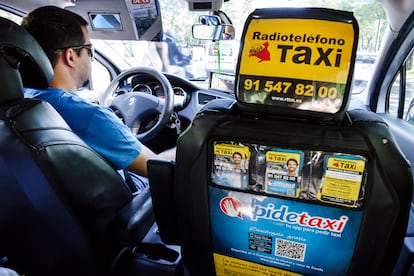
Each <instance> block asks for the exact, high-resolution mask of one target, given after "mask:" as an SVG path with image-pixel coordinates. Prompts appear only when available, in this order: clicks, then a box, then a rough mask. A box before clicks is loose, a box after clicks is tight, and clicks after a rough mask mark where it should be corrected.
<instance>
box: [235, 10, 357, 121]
mask: <svg viewBox="0 0 414 276" xmlns="http://www.w3.org/2000/svg"><path fill="white" fill-rule="evenodd" d="M358 33H359V29H358V24H357V21H356V19H355V18H354V16H353V14H352V13H350V12H345V11H338V10H332V9H324V8H270V9H257V10H255V11H253V12H252V13H251V14H250V15H249V17H248V18H247V20H246V23H245V26H244V29H243V35H242V39H241V48H240V49H241V50H240V53H239V59H238V65H237V71H236V72H237V74H236V88H235V93H236V97H237V100H238V106H239V107H240V109H241V110H243V111H246V112H250V113H256V114H266V115H277V116H283V117H290V118H300V119H311V120H316V121H323V122H327V121H334V122H338V121H341V120H342V119H343V116H344V114H345V111H346V108H347V105H348V104H349V98H350V91H351V85H352V75H353V70H354V62H355V56H356V50H357V45H358Z"/></svg>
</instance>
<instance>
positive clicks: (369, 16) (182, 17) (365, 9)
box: [160, 0, 386, 52]
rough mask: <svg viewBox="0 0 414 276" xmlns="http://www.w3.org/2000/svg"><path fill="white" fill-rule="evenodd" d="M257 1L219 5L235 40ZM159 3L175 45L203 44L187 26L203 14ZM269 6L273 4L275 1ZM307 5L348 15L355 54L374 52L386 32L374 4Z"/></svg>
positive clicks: (343, 0)
mask: <svg viewBox="0 0 414 276" xmlns="http://www.w3.org/2000/svg"><path fill="white" fill-rule="evenodd" d="M260 1H268V0H256V1H252V0H250V1H244V0H231V1H228V2H225V3H223V7H222V10H223V11H224V12H225V13H226V14H227V15H228V16H229V17H230V19H232V20H233V22H232V23H233V25H234V26H235V28H236V37H237V36H240V35H241V33H242V31H243V26H244V22H245V20H246V18H247V16H248V15H249V14H250V13H251V12H252V11H253V10H254V8H255V3H259V2H260ZM160 2H161V7H162V18H163V25H164V27H165V30H166V31H169V32H170V33H172V34H173V35H174V37H175V38H176V40H177V43H178V44H186V45H195V44H203V43H204V42H203V41H199V40H194V39H193V38H192V35H191V25H192V24H194V23H197V22H198V17H199V16H200V15H202V14H207V12H190V11H189V10H188V3H187V1H185V0H175V1H172V0H160ZM291 2H292V4H294V3H295V0H291ZM301 2H303V1H301ZM272 3H277V1H273V2H272ZM309 4H310V5H311V6H314V7H325V8H333V9H338V10H347V11H352V12H353V13H354V16H355V18H356V19H357V21H358V25H359V30H360V32H359V46H358V48H359V50H361V51H370V52H375V51H377V50H378V47H379V45H380V42H381V39H382V37H383V35H384V32H385V28H386V15H385V13H384V10H383V8H382V6H381V4H380V3H379V2H378V1H374V0H371V1H367V0H309Z"/></svg>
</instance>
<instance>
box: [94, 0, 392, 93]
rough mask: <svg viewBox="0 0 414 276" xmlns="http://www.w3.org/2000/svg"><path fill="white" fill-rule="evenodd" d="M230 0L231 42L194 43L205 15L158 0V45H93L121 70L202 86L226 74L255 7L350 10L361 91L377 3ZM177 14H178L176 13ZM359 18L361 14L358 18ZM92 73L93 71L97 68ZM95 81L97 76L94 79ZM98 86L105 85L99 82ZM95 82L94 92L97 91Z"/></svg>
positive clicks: (378, 21) (376, 25)
mask: <svg viewBox="0 0 414 276" xmlns="http://www.w3.org/2000/svg"><path fill="white" fill-rule="evenodd" d="M236 1H237V4H235V0H233V1H228V2H224V3H223V6H222V8H221V10H222V11H224V12H225V13H226V14H227V15H228V17H229V18H230V20H231V21H232V24H233V26H234V27H235V34H234V40H222V41H220V42H219V43H220V46H219V47H220V48H221V53H222V54H221V56H220V58H219V57H218V55H217V51H216V48H217V42H212V41H206V40H199V39H194V38H193V37H192V34H191V28H192V25H193V24H195V23H198V20H199V17H200V15H203V14H207V12H204V13H200V12H191V11H189V9H188V3H187V2H186V1H171V0H160V6H161V15H162V23H163V28H164V34H163V39H162V40H163V41H162V42H147V41H114V40H108V41H97V40H94V41H93V43H94V44H95V45H96V48H97V49H98V50H100V51H101V52H102V53H103V54H104V55H105V56H107V57H109V58H110V60H112V61H113V62H116V65H117V66H118V67H119V68H120V69H121V70H123V69H126V68H128V67H133V66H140V65H145V66H153V67H155V68H157V69H159V70H162V71H163V72H167V73H172V74H176V75H179V76H181V77H184V78H186V79H188V80H191V81H194V82H195V81H197V82H198V84H206V85H207V84H208V83H209V78H210V76H211V73H212V72H216V73H219V74H221V73H222V74H226V75H229V74H230V75H232V74H234V73H235V68H236V64H237V58H238V51H239V40H240V36H241V34H242V30H243V26H244V22H245V20H246V18H247V16H248V15H249V14H250V13H251V12H252V11H253V10H254V9H256V8H266V7H281V6H283V7H308V6H314V7H326V8H334V9H340V10H347V11H352V12H354V15H355V17H356V18H357V20H358V24H359V29H360V34H359V45H358V54H357V55H358V57H357V62H356V68H355V75H354V90H353V91H354V93H359V92H361V91H363V90H364V88H365V86H366V85H367V82H368V80H369V78H370V75H371V68H372V67H373V63H374V61H375V57H376V52H377V50H378V47H379V45H380V43H381V38H382V37H383V33H384V31H385V27H386V19H385V13H384V12H383V9H382V7H381V5H380V4H379V3H378V2H374V1H369V0H368V1H367V0H364V1H362V0H360V1H356V0H351V1H350V0H343V1H335V0H334V1H332V0H308V1H305V0H297V1H295V0H289V1H284V0H273V1H270V0H266V1H264V0H255V1H242V0H236ZM177 11H180V12H179V13H177ZM361 15H363V16H361ZM95 71H98V72H99V69H96V70H95ZM99 79H101V78H99ZM100 84H101V85H102V87H104V86H105V85H106V84H102V83H100ZM97 85H99V84H97V83H96V82H95V87H94V88H95V89H97V88H98V87H97Z"/></svg>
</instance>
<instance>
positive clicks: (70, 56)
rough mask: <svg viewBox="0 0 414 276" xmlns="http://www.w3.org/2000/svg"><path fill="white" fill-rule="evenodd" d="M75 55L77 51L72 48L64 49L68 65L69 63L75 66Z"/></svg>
mask: <svg viewBox="0 0 414 276" xmlns="http://www.w3.org/2000/svg"><path fill="white" fill-rule="evenodd" d="M75 55H76V53H75V51H74V50H73V49H72V48H67V49H65V50H64V51H63V53H62V56H63V58H64V61H65V63H66V65H68V66H69V67H74V66H75V58H76V57H75Z"/></svg>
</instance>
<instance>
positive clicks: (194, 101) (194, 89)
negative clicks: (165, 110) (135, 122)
mask: <svg viewBox="0 0 414 276" xmlns="http://www.w3.org/2000/svg"><path fill="white" fill-rule="evenodd" d="M164 76H165V77H166V78H167V79H168V81H169V82H170V84H171V86H172V88H173V93H174V95H173V97H174V114H173V116H174V117H175V118H177V119H178V120H179V122H180V128H181V129H180V131H178V132H179V133H180V132H182V131H184V130H185V129H186V128H187V127H188V126H189V125H190V124H191V122H192V120H193V119H194V117H195V115H196V114H197V113H198V112H199V111H200V110H201V108H202V107H203V106H204V105H206V104H207V103H208V102H210V101H212V100H214V99H235V97H234V94H233V93H232V92H229V91H220V90H216V89H208V88H206V87H205V86H206V84H205V83H204V82H203V83H201V84H200V85H197V84H195V83H193V82H190V81H188V80H186V79H184V78H181V77H179V76H177V75H174V74H168V73H164ZM125 93H146V94H150V95H152V96H155V97H157V98H160V99H162V98H164V97H165V95H164V90H163V87H162V85H161V83H160V82H159V81H158V80H157V79H156V78H155V77H154V76H151V75H149V74H146V73H138V74H135V75H133V76H131V77H129V78H128V79H126V80H124V82H122V83H120V86H119V87H118V89H117V90H116V91H115V97H117V96H120V95H122V94H125ZM121 98H122V97H121Z"/></svg>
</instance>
